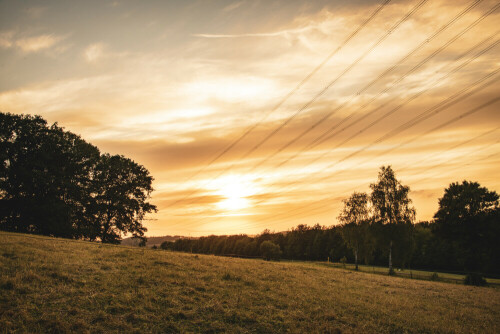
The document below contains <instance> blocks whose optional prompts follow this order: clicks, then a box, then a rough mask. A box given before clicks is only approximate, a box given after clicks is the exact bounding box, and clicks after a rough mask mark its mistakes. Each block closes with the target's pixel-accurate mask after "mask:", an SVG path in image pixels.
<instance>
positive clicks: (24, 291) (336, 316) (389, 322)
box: [0, 232, 500, 333]
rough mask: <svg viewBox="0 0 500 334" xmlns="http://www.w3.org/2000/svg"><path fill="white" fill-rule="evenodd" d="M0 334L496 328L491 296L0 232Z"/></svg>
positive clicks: (346, 273)
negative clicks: (24, 333)
mask: <svg viewBox="0 0 500 334" xmlns="http://www.w3.org/2000/svg"><path fill="white" fill-rule="evenodd" d="M0 331H1V332H8V333H10V332H40V333H50V332H52V333H64V332H82V333H84V332H92V333H98V332H120V333H122V332H127V333H128V332H137V333H144V332H155V333H158V332H159V333H165V332H166V333H170V332H172V333H177V332H204V333H216V332H217V333H218V332H231V333H234V332H237V333H238V332H242V333H245V332H255V333H266V332H293V333H499V332H500V289H496V288H480V287H469V286H463V285H457V284H447V283H441V282H430V281H423V280H410V279H403V278H399V277H389V276H382V275H378V274H371V273H366V272H353V271H350V270H343V269H340V268H333V267H329V266H324V265H319V264H315V263H301V262H265V261H262V260H255V259H237V258H224V257H215V256H203V255H193V254H184V253H173V252H167V251H163V250H153V249H142V248H132V247H125V246H110V245H101V244H98V243H90V242H81V241H72V240H61V239H51V238H45V237H37V236H26V235H19V234H11V233H2V232H0Z"/></svg>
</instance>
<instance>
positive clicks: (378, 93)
mask: <svg viewBox="0 0 500 334" xmlns="http://www.w3.org/2000/svg"><path fill="white" fill-rule="evenodd" d="M497 7H499V5H498V4H497V2H495V1H487V0H483V1H481V0H475V1H470V0H469V1H461V0H458V1H436V0H427V1H425V0H411V1H400V0H393V1H385V0H382V1H364V0H359V1H340V0H334V1H291V0H283V1H271V0H267V1H260V0H253V1H252V0H241V1H239V0H237V1H218V0H204V1H201V0H200V1H189V0H182V1H181V0H179V1H172V0H170V1H132V0H131V1H121V0H118V1H10V0H0V111H2V112H10V113H15V114H37V115H41V116H42V117H44V118H45V119H47V120H48V121H49V122H50V123H54V122H57V123H58V124H59V125H60V126H62V127H64V128H65V129H66V130H68V131H72V132H74V133H77V134H79V135H81V136H82V137H83V138H84V139H85V140H87V141H88V142H90V143H92V144H94V145H96V146H97V147H99V149H100V150H101V151H102V152H108V153H111V154H121V155H124V156H126V157H129V158H131V159H133V160H134V161H136V162H137V163H139V164H141V165H144V166H145V167H146V168H147V169H148V170H149V171H150V172H151V174H152V175H153V176H154V178H155V180H154V184H153V186H154V188H155V191H154V192H153V194H152V198H151V202H152V203H153V204H156V205H157V207H158V212H157V213H155V214H151V215H149V216H148V218H147V220H146V221H145V222H144V224H145V226H146V227H147V228H148V232H147V233H146V235H148V236H160V235H185V236H200V235H207V234H257V233H259V232H262V231H263V230H264V229H269V230H271V231H286V230H289V229H291V228H292V227H294V226H297V225H298V224H308V225H314V224H320V225H325V226H330V225H335V224H338V220H337V217H338V215H339V214H340V210H341V208H342V200H343V199H346V198H347V197H349V195H350V194H352V193H353V192H354V191H358V192H363V191H364V192H369V191H370V188H369V185H370V183H374V182H376V181H377V175H378V172H379V169H380V167H381V166H387V165H391V166H392V168H393V169H394V170H395V172H396V177H397V178H398V179H399V180H400V181H401V182H402V184H404V185H408V186H409V187H410V189H411V192H410V198H411V199H412V201H413V205H414V206H415V208H416V212H417V221H420V220H429V219H432V216H433V214H434V213H435V212H436V210H437V208H438V199H439V198H440V197H441V196H442V195H443V193H444V189H445V188H446V187H447V186H448V185H449V184H450V183H452V182H461V181H462V180H472V181H477V182H479V183H480V184H481V185H482V186H486V187H487V188H488V189H490V190H496V191H497V192H498V191H500V178H499V177H498V175H499V174H498V169H499V168H500V143H499V141H500V101H499V100H498V98H499V97H500V94H499V93H500V83H499V79H500V71H499V68H500V47H499V46H498V44H499V38H500V35H499V34H498V22H500V9H497Z"/></svg>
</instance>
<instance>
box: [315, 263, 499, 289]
mask: <svg viewBox="0 0 500 334" xmlns="http://www.w3.org/2000/svg"><path fill="white" fill-rule="evenodd" d="M321 264H322V265H325V266H331V267H336V268H345V269H349V270H354V268H355V266H354V264H352V263H346V264H345V265H343V264H341V263H327V262H323V263H321ZM358 267H359V268H358V270H359V271H362V272H367V273H375V274H382V275H387V272H388V269H387V267H377V266H367V265H363V264H360V265H359V266H358ZM394 271H395V273H394V274H395V275H396V276H399V277H405V278H414V279H426V280H436V281H442V282H449V283H457V284H463V282H464V279H465V275H463V274H455V273H445V272H433V271H426V270H415V269H411V270H410V269H406V270H400V269H394ZM434 273H435V274H436V275H437V277H435V278H433V277H432V275H433V274H434ZM485 280H486V282H487V283H488V284H489V285H491V286H495V287H498V288H500V279H498V278H489V277H486V278H485Z"/></svg>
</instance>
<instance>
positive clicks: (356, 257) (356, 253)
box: [354, 247, 358, 270]
mask: <svg viewBox="0 0 500 334" xmlns="http://www.w3.org/2000/svg"><path fill="white" fill-rule="evenodd" d="M354 263H355V265H356V270H358V247H356V249H355V250H354Z"/></svg>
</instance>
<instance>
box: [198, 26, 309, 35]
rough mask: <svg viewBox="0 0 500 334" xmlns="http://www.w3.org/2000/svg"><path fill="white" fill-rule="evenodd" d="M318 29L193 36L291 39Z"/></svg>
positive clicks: (306, 28)
mask: <svg viewBox="0 0 500 334" xmlns="http://www.w3.org/2000/svg"><path fill="white" fill-rule="evenodd" d="M315 28H316V27H313V26H308V27H304V28H297V29H287V30H281V31H275V32H264V33H248V34H193V35H192V36H194V37H203V38H240V37H286V38H289V37H290V36H291V35H296V34H301V33H304V32H307V31H310V30H312V29H315Z"/></svg>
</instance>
